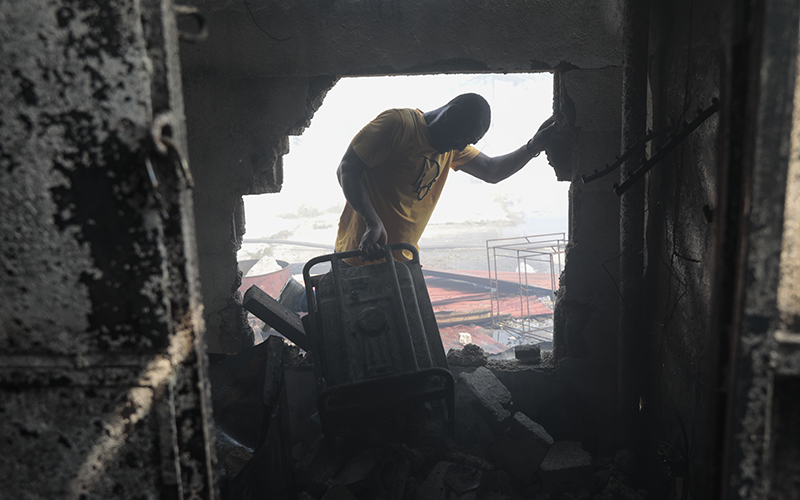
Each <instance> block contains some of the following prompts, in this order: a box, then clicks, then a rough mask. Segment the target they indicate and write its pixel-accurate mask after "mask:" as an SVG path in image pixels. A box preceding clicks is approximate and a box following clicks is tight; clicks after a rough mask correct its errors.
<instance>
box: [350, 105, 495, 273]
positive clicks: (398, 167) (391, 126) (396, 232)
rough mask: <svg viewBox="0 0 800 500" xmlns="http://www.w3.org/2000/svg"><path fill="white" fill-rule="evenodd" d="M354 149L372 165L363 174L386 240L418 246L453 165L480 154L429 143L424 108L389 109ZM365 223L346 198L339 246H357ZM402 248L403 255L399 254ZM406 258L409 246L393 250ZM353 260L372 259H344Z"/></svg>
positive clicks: (361, 135)
mask: <svg viewBox="0 0 800 500" xmlns="http://www.w3.org/2000/svg"><path fill="white" fill-rule="evenodd" d="M350 144H351V146H352V147H353V151H355V153H356V155H358V157H359V158H360V159H361V160H362V161H363V162H364V163H365V164H366V165H367V166H368V167H369V170H367V171H366V172H365V174H364V179H365V185H366V189H367V191H368V193H369V197H370V200H371V201H372V205H373V206H374V207H375V211H376V212H377V213H378V216H380V218H381V221H383V225H384V227H385V228H386V233H387V234H388V236H389V238H388V242H389V243H390V244H391V243H410V244H412V245H414V246H417V242H418V241H419V238H420V237H421V236H422V232H423V231H424V230H425V226H426V225H427V224H428V220H429V219H430V218H431V214H432V213H433V209H434V207H436V202H437V201H439V196H440V195H441V193H442V188H443V187H444V183H445V181H446V180H447V173H448V172H449V170H450V169H451V168H452V169H454V170H458V166H459V165H463V164H465V163H467V162H468V161H470V160H472V159H473V158H475V157H476V156H478V153H480V151H478V150H477V149H475V148H474V147H472V146H467V147H466V148H465V149H464V150H463V151H450V152H447V153H444V154H441V153H439V152H437V151H436V150H435V149H434V148H433V146H431V138H430V133H429V131H428V125H427V123H425V118H424V117H423V116H422V111H420V110H418V109H390V110H387V111H384V112H383V113H381V114H380V115H378V117H377V118H375V119H374V120H372V121H371V122H370V123H368V124H367V125H366V126H365V127H364V128H363V129H361V131H360V132H359V133H358V134H356V136H355V138H353V141H352V142H351V143H350ZM365 229H366V226H365V223H364V219H363V218H362V217H361V216H360V215H358V213H356V211H355V210H353V207H351V206H350V203H346V204H345V207H344V211H343V212H342V216H341V218H340V219H339V233H338V235H337V236H336V251H337V252H345V251H348V250H356V249H358V245H359V243H361V236H362V235H363V234H364V230H365ZM401 253H403V254H405V255H401ZM394 257H395V258H396V259H398V260H408V259H410V258H411V255H410V254H409V253H408V252H399V251H398V252H395V255H394ZM345 262H347V263H348V264H350V265H353V266H358V265H363V264H368V262H362V261H361V258H359V257H355V258H350V259H345Z"/></svg>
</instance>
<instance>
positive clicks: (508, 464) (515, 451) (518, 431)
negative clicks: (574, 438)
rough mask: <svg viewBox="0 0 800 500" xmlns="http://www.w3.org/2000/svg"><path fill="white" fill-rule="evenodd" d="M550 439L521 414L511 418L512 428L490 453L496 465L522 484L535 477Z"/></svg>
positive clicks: (546, 433)
mask: <svg viewBox="0 0 800 500" xmlns="http://www.w3.org/2000/svg"><path fill="white" fill-rule="evenodd" d="M552 445H553V438H552V437H551V436H550V434H548V432H547V431H546V430H545V429H544V427H542V426H541V425H539V424H537V423H536V422H534V421H533V420H531V419H530V418H528V416H527V415H525V414H524V413H522V412H516V413H515V414H514V416H513V418H512V419H511V428H510V429H509V431H508V435H507V436H504V437H503V438H501V439H498V441H497V442H496V443H495V444H494V445H493V446H492V448H491V449H490V451H489V453H490V455H491V456H492V458H493V459H494V460H495V461H496V462H497V463H498V464H499V466H501V467H503V468H505V469H506V470H508V471H509V472H510V473H511V474H512V475H513V476H514V477H515V478H517V480H518V481H520V482H521V483H522V484H523V485H528V484H530V483H531V482H532V481H533V479H534V478H535V475H536V471H537V470H539V465H540V464H541V463H542V461H543V460H544V458H545V456H546V455H547V452H548V451H549V450H550V447H551V446H552Z"/></svg>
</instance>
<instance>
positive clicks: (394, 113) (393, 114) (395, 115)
mask: <svg viewBox="0 0 800 500" xmlns="http://www.w3.org/2000/svg"><path fill="white" fill-rule="evenodd" d="M418 116H421V113H420V111H419V110H418V109H414V108H390V109H387V110H386V111H384V112H382V113H381V114H379V115H378V117H377V118H376V120H382V121H387V122H397V123H415V122H416V121H417V120H418Z"/></svg>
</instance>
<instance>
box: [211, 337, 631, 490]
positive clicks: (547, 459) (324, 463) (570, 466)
mask: <svg viewBox="0 0 800 500" xmlns="http://www.w3.org/2000/svg"><path fill="white" fill-rule="evenodd" d="M264 345H266V346H265V347H264ZM463 351H464V352H460V353H458V352H455V353H454V352H453V351H451V352H450V353H448V359H449V360H450V363H451V365H454V367H455V368H456V372H457V373H458V375H457V376H456V377H455V380H456V384H455V429H454V431H453V432H452V433H448V432H446V428H445V426H443V425H441V421H442V416H441V412H439V411H437V408H436V404H435V403H417V404H416V405H412V406H415V407H414V408H408V411H397V409H392V410H390V411H388V412H387V413H386V414H385V415H378V414H376V415H375V416H373V417H371V418H372V420H373V422H374V423H375V425H370V424H369V420H370V419H369V418H368V419H363V420H362V419H359V422H360V425H363V433H362V434H363V436H361V437H362V439H347V440H343V439H340V438H336V437H333V438H331V437H325V436H323V433H322V427H321V425H320V421H319V416H318V414H317V411H316V397H317V393H316V386H315V383H316V380H315V376H314V371H313V359H312V356H311V355H305V356H302V355H300V354H299V351H298V349H297V348H296V347H294V346H290V345H287V344H285V343H284V341H283V339H281V338H280V337H277V336H273V337H270V338H269V339H268V341H267V342H265V343H264V344H262V345H261V346H256V347H253V348H251V349H249V350H248V351H245V352H243V353H239V354H237V355H235V356H233V357H231V358H229V359H226V360H224V361H222V362H221V363H218V364H215V365H213V366H212V369H211V376H212V391H213V399H214V410H215V415H217V432H216V434H217V454H218V468H219V472H220V488H221V493H222V497H223V498H224V499H230V500H234V499H235V500H240V499H241V500H249V499H257V498H258V499H263V498H269V499H292V500H294V499H301V500H353V499H356V500H381V499H386V500H522V499H535V500H573V499H593V500H612V499H618V498H621V499H631V500H645V499H646V498H647V496H646V494H645V493H644V492H642V491H637V490H635V489H634V488H632V487H631V485H630V482H629V481H628V479H627V473H629V472H630V468H631V464H632V463H635V458H633V457H632V456H631V455H630V453H629V452H628V453H618V454H617V456H616V457H615V459H614V460H612V459H611V458H600V459H593V458H592V457H591V455H590V454H589V453H588V452H587V451H585V450H583V449H582V447H581V443H579V442H575V441H556V440H554V439H553V437H552V436H551V435H550V434H549V433H548V432H547V430H546V429H545V428H544V427H542V426H541V425H539V424H538V423H537V422H535V421H533V420H532V419H531V418H529V416H528V415H525V414H524V413H523V412H521V411H516V410H515V408H514V403H513V401H512V397H511V393H510V391H509V390H508V389H507V388H506V387H505V386H504V385H503V384H502V383H501V382H500V380H498V379H497V377H496V376H495V375H494V374H493V373H492V371H491V370H490V369H488V368H487V367H486V366H482V365H485V364H486V356H485V354H483V353H482V351H481V349H480V348H479V347H477V346H474V345H471V344H469V345H467V346H465V348H464V349H463ZM536 354H538V352H537V353H536ZM534 358H535V356H534V353H533V352H526V353H525V354H523V355H522V356H521V359H520V362H521V363H523V362H524V363H533V362H534ZM457 360H463V361H464V364H463V365H461V366H456V365H455V362H456V361H457ZM246 406H248V407H246ZM362 417H363V416H362ZM378 420H380V421H381V422H380V424H379V423H378ZM361 422H366V423H363V424H361ZM387 422H389V423H390V425H391V426H393V427H394V428H395V430H398V429H401V430H402V432H386V431H387Z"/></svg>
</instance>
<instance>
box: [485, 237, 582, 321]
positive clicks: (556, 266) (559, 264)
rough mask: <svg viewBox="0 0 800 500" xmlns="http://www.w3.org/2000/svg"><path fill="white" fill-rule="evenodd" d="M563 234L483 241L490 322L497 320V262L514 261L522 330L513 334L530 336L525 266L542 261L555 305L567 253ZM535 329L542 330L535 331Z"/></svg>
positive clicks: (498, 312) (528, 289)
mask: <svg viewBox="0 0 800 500" xmlns="http://www.w3.org/2000/svg"><path fill="white" fill-rule="evenodd" d="M566 247H567V239H566V234H565V233H548V234H537V235H531V236H518V237H515V238H496V239H490V240H486V260H487V262H488V265H489V284H490V292H489V293H490V297H491V305H492V323H493V324H495V325H497V324H498V323H499V321H500V315H501V311H500V293H499V288H500V287H499V284H500V283H499V282H500V279H499V277H498V272H499V269H498V261H499V262H503V261H505V260H508V259H514V260H516V264H517V266H516V269H517V282H518V285H519V298H520V307H521V310H522V312H523V316H524V317H523V318H522V320H521V321H520V323H521V325H522V328H521V329H518V331H517V332H516V333H518V334H521V335H523V336H530V335H531V334H532V331H531V330H532V329H533V327H531V326H529V325H527V324H526V321H525V317H530V316H531V314H530V295H531V292H530V286H529V283H528V263H529V262H531V263H536V262H544V263H546V264H548V265H549V267H550V299H551V300H552V301H553V303H555V295H554V292H555V290H556V289H557V286H558V281H557V280H558V276H560V275H561V270H562V269H563V254H564V252H565V251H566ZM537 330H541V329H538V328H537Z"/></svg>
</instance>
